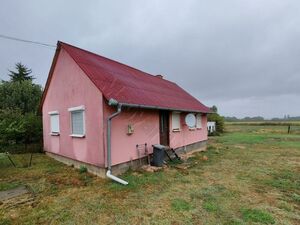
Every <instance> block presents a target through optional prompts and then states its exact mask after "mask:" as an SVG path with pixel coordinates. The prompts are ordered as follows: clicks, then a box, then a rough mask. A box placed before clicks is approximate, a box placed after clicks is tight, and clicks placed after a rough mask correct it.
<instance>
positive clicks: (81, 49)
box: [58, 41, 177, 85]
mask: <svg viewBox="0 0 300 225" xmlns="http://www.w3.org/2000/svg"><path fill="white" fill-rule="evenodd" d="M58 43H59V44H62V45H68V46H70V47H72V48H77V49H79V50H80V51H84V52H87V53H89V54H92V55H95V56H97V57H101V58H103V59H105V60H109V61H112V62H114V63H117V64H119V65H122V66H126V67H128V68H130V69H133V70H136V71H139V72H141V73H143V74H144V75H148V76H151V77H153V78H156V79H158V77H156V75H153V74H150V73H148V72H144V71H142V70H140V69H137V68H135V67H133V66H129V65H127V64H125V63H121V62H118V61H116V60H114V59H110V58H108V57H105V56H102V55H98V54H96V53H94V52H91V51H88V50H85V49H83V48H79V47H77V46H74V45H71V44H69V43H66V42H63V41H58ZM159 79H161V78H159ZM161 80H163V81H166V82H170V83H173V84H176V83H175V82H173V81H170V80H167V79H161ZM176 85H177V84H176Z"/></svg>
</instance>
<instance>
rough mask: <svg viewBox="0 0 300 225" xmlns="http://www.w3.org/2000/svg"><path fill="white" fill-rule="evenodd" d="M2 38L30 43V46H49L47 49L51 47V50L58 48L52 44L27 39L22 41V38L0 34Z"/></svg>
mask: <svg viewBox="0 0 300 225" xmlns="http://www.w3.org/2000/svg"><path fill="white" fill-rule="evenodd" d="M0 38H4V39H8V40H13V41H20V42H25V43H30V44H36V45H42V46H47V47H51V48H56V46H55V45H50V44H46V43H42V42H39V41H30V40H25V39H21V38H17V37H11V36H7V35H3V34H0Z"/></svg>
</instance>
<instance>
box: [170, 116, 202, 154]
mask: <svg viewBox="0 0 300 225" xmlns="http://www.w3.org/2000/svg"><path fill="white" fill-rule="evenodd" d="M186 114H187V113H181V114H180V127H181V130H180V131H179V132H178V131H176V132H174V131H172V125H171V124H172V116H171V115H170V147H171V148H178V147H182V146H186V145H189V144H193V143H196V142H199V141H204V140H207V128H206V124H207V116H206V115H205V114H204V115H202V120H201V121H202V128H200V129H198V128H197V129H194V130H191V129H189V127H188V126H187V125H186V124H185V121H184V119H185V116H186Z"/></svg>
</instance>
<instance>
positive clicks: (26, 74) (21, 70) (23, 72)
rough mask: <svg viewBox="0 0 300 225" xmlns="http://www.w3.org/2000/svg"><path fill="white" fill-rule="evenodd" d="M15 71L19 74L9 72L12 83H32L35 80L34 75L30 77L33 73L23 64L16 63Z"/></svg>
mask: <svg viewBox="0 0 300 225" xmlns="http://www.w3.org/2000/svg"><path fill="white" fill-rule="evenodd" d="M15 69H16V70H17V72H14V71H12V70H8V71H9V74H8V75H9V76H10V81H12V82H20V81H24V80H29V81H32V80H33V79H35V78H34V77H33V76H32V75H30V74H31V73H32V70H31V69H28V68H27V67H26V66H25V65H23V64H22V63H20V62H19V63H16V65H15Z"/></svg>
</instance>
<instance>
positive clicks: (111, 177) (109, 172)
mask: <svg viewBox="0 0 300 225" xmlns="http://www.w3.org/2000/svg"><path fill="white" fill-rule="evenodd" d="M106 176H107V177H108V178H110V179H112V180H114V181H116V182H118V183H120V184H123V185H127V184H128V182H127V181H125V180H122V179H120V178H119V177H116V176H114V175H112V174H111V171H110V170H107V172H106Z"/></svg>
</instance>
